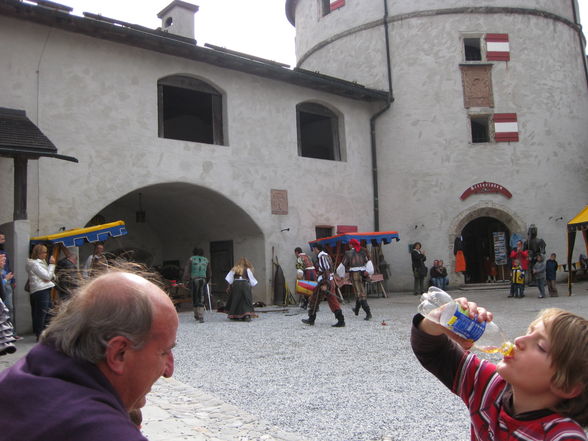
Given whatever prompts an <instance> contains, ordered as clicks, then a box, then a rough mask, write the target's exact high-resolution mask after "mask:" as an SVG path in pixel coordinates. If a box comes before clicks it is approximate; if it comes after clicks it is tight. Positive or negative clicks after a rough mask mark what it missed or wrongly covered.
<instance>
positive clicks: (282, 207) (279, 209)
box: [271, 189, 288, 215]
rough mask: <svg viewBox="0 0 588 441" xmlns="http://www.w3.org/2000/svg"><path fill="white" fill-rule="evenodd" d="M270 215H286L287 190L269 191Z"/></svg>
mask: <svg viewBox="0 0 588 441" xmlns="http://www.w3.org/2000/svg"><path fill="white" fill-rule="evenodd" d="M271 201H272V214H282V215H284V214H288V190H275V189H272V190H271Z"/></svg>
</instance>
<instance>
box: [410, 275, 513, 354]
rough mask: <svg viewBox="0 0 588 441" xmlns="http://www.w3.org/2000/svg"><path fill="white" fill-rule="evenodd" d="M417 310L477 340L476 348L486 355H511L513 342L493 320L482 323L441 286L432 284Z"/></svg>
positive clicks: (466, 337) (456, 332)
mask: <svg viewBox="0 0 588 441" xmlns="http://www.w3.org/2000/svg"><path fill="white" fill-rule="evenodd" d="M418 311H419V312H420V313H421V314H422V315H424V316H425V317H427V318H428V319H429V320H433V321H435V322H437V323H439V324H440V325H441V326H444V327H445V328H447V329H449V330H450V331H452V332H454V333H455V334H457V335H459V336H460V337H462V338H465V339H466V340H471V341H473V342H475V344H474V346H475V347H476V349H478V350H480V351H482V352H485V353H487V354H497V353H501V354H502V355H510V354H511V353H512V351H513V350H514V345H513V344H512V343H511V342H510V341H507V339H506V338H505V336H504V334H503V333H502V331H501V329H500V328H499V327H498V325H497V324H496V323H494V322H479V321H478V320H476V319H475V318H471V317H470V316H469V315H468V312H467V311H465V310H463V309H462V308H461V306H460V305H459V304H458V303H457V302H456V301H455V300H453V299H452V298H451V296H450V295H449V294H447V293H446V292H445V291H443V290H442V289H439V288H437V287H434V286H433V287H431V288H429V290H428V291H427V292H426V293H423V295H422V296H421V303H420V304H419V306H418Z"/></svg>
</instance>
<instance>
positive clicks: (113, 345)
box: [104, 335, 131, 375]
mask: <svg viewBox="0 0 588 441" xmlns="http://www.w3.org/2000/svg"><path fill="white" fill-rule="evenodd" d="M129 349H131V342H130V341H129V340H128V339H127V338H125V337H123V336H121V335H118V336H116V337H113V338H111V339H110V340H109V341H108V345H107V346H106V356H105V359H104V362H105V363H106V365H107V366H108V368H109V369H110V370H111V371H112V372H113V373H115V374H118V375H122V374H123V373H124V367H125V358H126V356H127V352H128V351H129Z"/></svg>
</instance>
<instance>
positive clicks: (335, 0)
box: [329, 0, 345, 11]
mask: <svg viewBox="0 0 588 441" xmlns="http://www.w3.org/2000/svg"><path fill="white" fill-rule="evenodd" d="M329 6H330V8H331V11H334V10H335V9H339V8H340V7H341V6H345V0H330V5H329Z"/></svg>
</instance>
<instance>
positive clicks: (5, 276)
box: [0, 231, 21, 340]
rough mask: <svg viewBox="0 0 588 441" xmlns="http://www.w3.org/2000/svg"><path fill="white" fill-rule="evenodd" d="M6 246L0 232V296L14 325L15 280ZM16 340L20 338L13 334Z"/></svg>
mask: <svg viewBox="0 0 588 441" xmlns="http://www.w3.org/2000/svg"><path fill="white" fill-rule="evenodd" d="M5 245H6V235H5V234H4V233H3V232H1V231H0V255H3V256H4V260H5V263H4V268H2V274H1V278H2V287H3V289H4V290H3V294H2V296H1V299H2V301H3V302H4V305H5V306H6V307H7V308H8V311H9V312H10V321H11V323H12V324H13V325H14V324H15V319H16V317H15V314H14V290H15V289H16V279H15V278H14V273H13V272H12V269H11V268H10V258H9V257H8V253H7V252H6V250H5V249H4V247H5ZM14 337H15V339H16V340H21V337H19V336H18V335H16V334H14Z"/></svg>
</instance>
